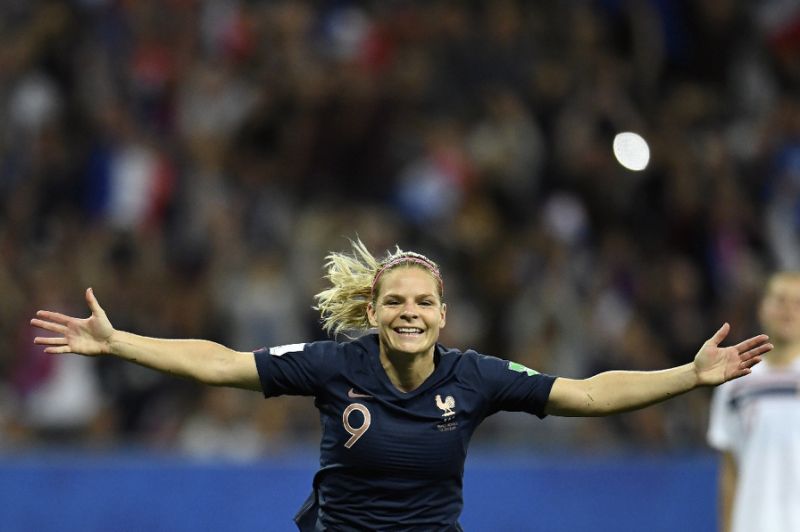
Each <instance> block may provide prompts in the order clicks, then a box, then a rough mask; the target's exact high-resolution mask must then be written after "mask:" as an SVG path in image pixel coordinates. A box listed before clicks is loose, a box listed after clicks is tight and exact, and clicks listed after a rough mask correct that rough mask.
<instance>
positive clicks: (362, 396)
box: [347, 388, 372, 399]
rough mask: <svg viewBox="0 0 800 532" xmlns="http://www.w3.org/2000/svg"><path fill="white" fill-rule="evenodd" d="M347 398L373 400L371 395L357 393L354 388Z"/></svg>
mask: <svg viewBox="0 0 800 532" xmlns="http://www.w3.org/2000/svg"><path fill="white" fill-rule="evenodd" d="M347 397H349V398H350V399H372V396H371V395H366V394H363V393H356V391H355V390H354V389H352V388H350V389H349V390H347Z"/></svg>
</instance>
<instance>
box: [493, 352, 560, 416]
mask: <svg viewBox="0 0 800 532" xmlns="http://www.w3.org/2000/svg"><path fill="white" fill-rule="evenodd" d="M478 371H479V373H480V375H481V377H482V379H481V380H482V382H483V386H484V387H485V389H484V391H485V393H486V395H487V398H488V400H489V406H490V413H493V412H498V411H501V410H505V411H509V412H528V413H529V414H534V415H536V416H538V417H540V418H543V417H545V415H546V414H545V413H544V409H545V406H546V405H547V399H548V398H549V397H550V390H551V389H552V387H553V382H555V380H556V378H555V377H553V376H551V375H545V374H543V373H539V372H538V371H535V370H532V369H530V368H527V367H525V366H523V365H522V364H518V363H516V362H511V361H508V360H503V359H501V358H496V357H492V356H486V355H478Z"/></svg>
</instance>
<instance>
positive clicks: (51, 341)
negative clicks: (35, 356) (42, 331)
mask: <svg viewBox="0 0 800 532" xmlns="http://www.w3.org/2000/svg"><path fill="white" fill-rule="evenodd" d="M33 343H34V344H39V345H67V343H68V342H67V339H66V338H63V337H59V336H37V337H36V338H34V339H33Z"/></svg>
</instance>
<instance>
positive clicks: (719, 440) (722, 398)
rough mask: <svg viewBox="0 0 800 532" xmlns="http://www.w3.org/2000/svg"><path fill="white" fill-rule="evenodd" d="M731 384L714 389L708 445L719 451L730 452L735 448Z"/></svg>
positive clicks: (709, 420)
mask: <svg viewBox="0 0 800 532" xmlns="http://www.w3.org/2000/svg"><path fill="white" fill-rule="evenodd" d="M730 390H731V384H730V383H725V384H722V385H720V386H718V387H717V388H715V389H714V394H713V396H712V397H711V409H710V412H709V419H708V434H707V439H708V444H709V445H710V446H711V447H713V448H714V449H717V450H718V451H730V450H732V448H733V446H734V436H733V422H734V419H733V415H734V414H733V409H732V408H731V406H730Z"/></svg>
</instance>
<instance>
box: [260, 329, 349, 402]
mask: <svg viewBox="0 0 800 532" xmlns="http://www.w3.org/2000/svg"><path fill="white" fill-rule="evenodd" d="M337 345H338V344H337V343H336V342H329V341H325V342H313V343H307V344H291V345H282V346H278V347H271V348H262V349H258V350H257V351H254V353H253V354H254V356H255V360H256V368H257V370H258V378H259V380H260V381H261V390H262V392H263V393H264V397H276V396H278V395H316V393H317V391H318V390H319V389H320V387H321V386H322V384H323V383H324V382H325V381H326V380H327V379H328V378H329V376H330V375H331V374H332V373H333V372H334V371H335V370H336V367H337V364H336V361H337V360H338V356H337V354H338V349H337Z"/></svg>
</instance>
